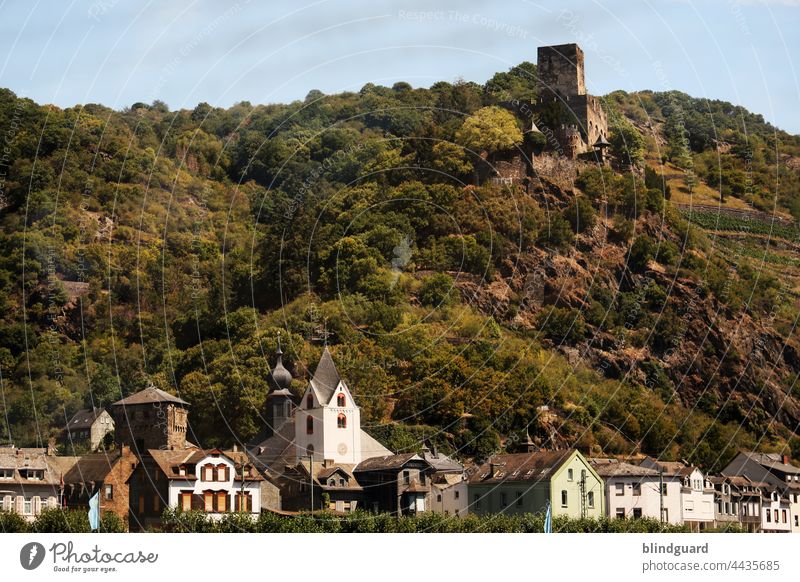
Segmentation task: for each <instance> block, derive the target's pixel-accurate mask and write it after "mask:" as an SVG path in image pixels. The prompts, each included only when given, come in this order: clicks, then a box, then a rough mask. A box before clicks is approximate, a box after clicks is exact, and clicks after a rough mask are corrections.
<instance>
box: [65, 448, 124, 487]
mask: <svg viewBox="0 0 800 582" xmlns="http://www.w3.org/2000/svg"><path fill="white" fill-rule="evenodd" d="M120 456H121V453H120V452H119V451H111V452H107V453H92V454H90V455H84V456H82V457H79V458H78V460H77V462H76V463H75V464H74V465H72V467H70V469H69V471H67V472H66V473H65V474H64V483H88V482H89V481H94V482H96V483H100V482H102V481H105V479H106V477H107V476H108V474H109V473H110V472H111V469H113V468H114V466H115V465H116V464H117V461H119V458H120Z"/></svg>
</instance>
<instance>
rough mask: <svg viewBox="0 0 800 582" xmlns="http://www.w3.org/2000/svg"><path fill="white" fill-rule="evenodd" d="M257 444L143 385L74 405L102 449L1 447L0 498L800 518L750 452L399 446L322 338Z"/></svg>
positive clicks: (454, 513)
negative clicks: (669, 454)
mask: <svg viewBox="0 0 800 582" xmlns="http://www.w3.org/2000/svg"><path fill="white" fill-rule="evenodd" d="M269 382H270V386H271V388H270V393H269V396H268V398H267V405H266V410H264V412H263V416H264V419H265V426H264V430H263V432H262V434H261V435H260V436H259V438H258V439H256V441H257V442H253V443H249V444H247V445H246V446H242V447H238V446H234V447H232V448H231V449H229V450H219V449H203V448H201V447H199V446H197V445H195V444H193V443H192V442H190V440H188V438H187V433H189V432H190V421H189V415H190V407H191V403H189V402H186V401H184V400H182V399H181V398H179V397H178V396H175V395H172V394H169V393H167V392H165V391H163V390H160V389H158V388H156V387H153V386H151V387H148V388H146V389H144V390H142V391H140V392H137V393H135V394H132V395H130V396H128V397H127V398H124V399H122V400H119V401H118V402H115V403H114V404H113V405H112V406H111V410H110V411H106V410H99V409H95V410H84V411H80V412H78V413H77V414H76V415H75V416H74V417H73V418H72V419H71V420H70V422H69V424H68V425H67V426H66V427H65V429H64V432H63V434H62V439H64V440H66V441H69V442H71V443H77V442H81V443H83V444H84V445H85V446H86V447H87V448H88V449H90V450H92V451H93V452H91V453H89V454H86V455H82V456H61V455H58V454H56V447H55V443H51V445H50V446H49V447H47V448H16V447H14V446H10V447H4V448H0V501H1V502H2V505H0V509H2V510H3V511H7V512H16V513H18V514H20V515H21V516H23V517H24V518H25V519H26V520H28V521H32V520H34V519H35V518H36V516H37V515H38V514H40V513H41V512H42V511H43V510H45V509H47V508H56V509H57V508H65V509H76V510H78V509H83V510H88V509H89V504H90V499H92V498H93V497H95V496H97V498H99V509H100V512H101V514H102V513H106V512H113V513H115V514H116V515H118V516H119V517H120V518H121V519H122V520H123V523H124V524H125V526H126V527H127V528H128V529H129V530H130V531H145V530H147V531H153V530H155V531H158V530H159V528H160V525H161V519H162V514H163V512H164V510H165V509H167V508H171V509H173V510H178V511H186V512H188V511H197V512H202V513H203V514H206V515H207V516H208V517H210V518H211V519H219V518H221V517H222V516H224V515H225V514H229V513H233V512H237V513H242V514H249V515H251V516H253V517H254V518H255V517H256V516H258V515H259V514H260V513H262V512H274V513H276V514H282V515H287V516H291V515H298V514H300V513H306V512H321V511H323V512H331V513H333V514H347V513H351V512H355V511H367V512H373V513H386V514H390V515H394V516H401V515H419V514H422V513H425V512H434V513H440V514H443V515H446V516H451V517H452V518H453V519H460V518H463V517H465V516H467V515H468V514H473V513H474V514H477V515H489V514H523V513H531V514H544V513H545V512H550V513H551V514H552V516H568V517H573V518H581V517H583V518H600V517H603V516H605V517H608V518H613V519H641V518H651V519H654V520H659V521H661V522H662V523H664V524H682V525H684V526H686V527H687V528H688V529H689V530H690V531H694V532H703V531H707V530H710V529H715V528H724V527H725V526H728V525H730V524H736V525H738V526H739V527H740V528H741V529H743V530H745V531H748V532H772V533H789V532H794V533H797V532H800V467H797V466H795V465H793V464H791V463H790V460H789V458H788V456H785V455H778V454H767V453H756V452H750V451H741V452H739V454H738V455H737V456H736V457H735V458H734V459H733V460H732V461H731V462H730V463H729V464H728V465H727V466H726V467H725V468H724V469H723V470H722V471H720V473H719V474H707V473H705V472H704V471H703V470H702V468H700V467H696V466H691V465H689V464H687V463H685V462H681V461H662V460H658V459H653V458H650V457H647V456H639V457H635V458H628V459H620V458H595V457H588V458H587V457H585V456H584V455H583V454H582V453H581V452H580V451H578V450H576V449H569V448H565V449H560V450H547V449H543V448H541V447H540V446H537V445H535V444H534V443H533V442H532V441H531V440H530V439H528V440H527V442H523V443H519V444H518V445H516V449H517V450H516V451H513V452H498V453H497V454H494V455H491V456H490V457H489V458H488V459H486V460H485V461H483V462H478V463H472V464H468V465H462V464H461V463H460V462H459V461H458V460H457V459H456V458H454V456H449V455H446V454H444V453H443V452H441V451H439V450H437V447H436V446H434V445H433V444H429V443H428V442H424V443H421V444H420V447H419V450H417V451H402V452H396V451H390V450H388V449H387V448H385V447H384V446H383V445H382V444H380V443H379V442H378V441H377V440H375V439H374V438H373V437H371V436H370V435H369V434H368V433H367V432H366V431H365V430H364V429H362V427H361V420H360V409H359V406H358V404H357V402H356V401H355V399H354V398H353V394H352V392H351V390H350V388H349V387H348V385H347V383H346V381H345V380H344V379H343V378H342V377H340V375H339V372H338V370H337V367H336V364H335V362H334V359H333V357H332V355H331V352H330V350H329V349H328V347H327V346H326V347H325V348H324V350H323V352H322V357H321V359H320V361H319V363H318V364H317V366H316V369H315V371H314V373H313V376H312V378H311V380H310V381H309V382H308V383H307V386H306V387H305V391H304V393H303V394H302V397H301V398H297V397H296V396H295V395H294V394H293V393H292V392H291V391H290V389H289V387H290V384H291V382H292V375H291V373H290V372H289V370H287V369H286V367H284V365H283V362H282V353H281V350H280V347H279V348H278V352H277V355H276V363H275V365H274V367H273V368H272V371H271V373H270V378H269Z"/></svg>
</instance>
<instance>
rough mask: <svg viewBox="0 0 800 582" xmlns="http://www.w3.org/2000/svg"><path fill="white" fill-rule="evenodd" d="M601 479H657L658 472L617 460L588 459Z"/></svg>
mask: <svg viewBox="0 0 800 582" xmlns="http://www.w3.org/2000/svg"><path fill="white" fill-rule="evenodd" d="M588 461H589V464H590V465H591V466H592V467H593V468H594V470H595V471H597V474H598V475H600V476H601V477H654V478H655V477H658V471H656V470H655V469H650V468H649V467H642V466H641V465H632V464H631V463H626V462H624V461H620V460H618V459H588Z"/></svg>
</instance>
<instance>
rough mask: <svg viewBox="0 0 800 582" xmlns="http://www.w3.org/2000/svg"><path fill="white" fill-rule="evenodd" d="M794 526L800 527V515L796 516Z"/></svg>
mask: <svg viewBox="0 0 800 582" xmlns="http://www.w3.org/2000/svg"><path fill="white" fill-rule="evenodd" d="M794 527H800V517H798V516H796V515H795V516H794Z"/></svg>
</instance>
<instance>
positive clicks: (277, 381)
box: [270, 333, 292, 392]
mask: <svg viewBox="0 0 800 582" xmlns="http://www.w3.org/2000/svg"><path fill="white" fill-rule="evenodd" d="M275 353H276V354H277V356H278V360H277V362H276V363H275V367H274V368H273V369H272V371H271V372H270V377H271V378H272V383H273V386H272V387H271V388H272V389H271V390H270V392H274V391H282V390H289V387H290V386H291V385H292V374H291V373H290V372H289V370H287V369H286V368H285V367H284V366H283V350H282V349H281V334H280V333H279V334H278V349H277V351H276V352H275Z"/></svg>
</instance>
